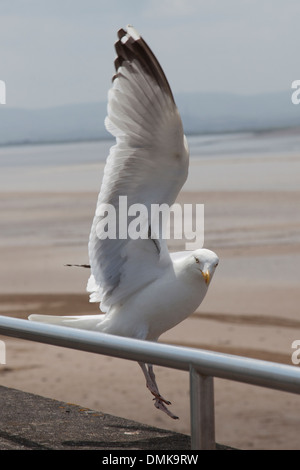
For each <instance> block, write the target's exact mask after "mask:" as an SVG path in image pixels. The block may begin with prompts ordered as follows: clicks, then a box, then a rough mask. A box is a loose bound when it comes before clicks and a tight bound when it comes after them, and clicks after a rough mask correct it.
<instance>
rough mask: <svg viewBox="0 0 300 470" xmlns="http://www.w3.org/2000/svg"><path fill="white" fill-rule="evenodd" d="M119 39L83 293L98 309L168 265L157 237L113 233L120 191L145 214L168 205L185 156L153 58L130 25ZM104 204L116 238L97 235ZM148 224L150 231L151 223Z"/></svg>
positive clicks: (177, 122) (177, 186)
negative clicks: (109, 141) (111, 213)
mask: <svg viewBox="0 0 300 470" xmlns="http://www.w3.org/2000/svg"><path fill="white" fill-rule="evenodd" d="M118 37H119V40H118V41H117V42H116V44H115V49H116V52H117V58H116V60H115V68H116V74H115V75H114V77H113V86H112V88H111V89H110V90H109V94H108V115H107V117H106V120H105V125H106V128H107V129H108V131H109V132H110V133H111V134H112V135H113V136H115V138H116V145H114V146H113V147H112V148H111V149H110V153H109V156H108V158H107V162H106V166H105V170H104V177H103V182H102V187H101V190H100V193H99V197H98V202H97V208H96V214H95V217H94V220H93V224H92V229H91V233H90V239H89V257H90V264H91V273H92V276H91V279H90V281H89V284H88V291H89V292H93V293H92V295H91V300H94V301H98V300H102V303H101V309H102V310H104V311H106V310H107V309H108V308H109V306H111V305H113V304H115V303H116V302H121V301H122V300H124V298H125V297H127V296H128V295H132V294H133V293H134V292H135V291H136V290H137V289H140V288H141V287H142V286H143V285H146V284H148V283H149V282H151V281H153V280H154V279H155V278H156V277H157V275H158V273H159V272H160V270H161V269H163V267H164V266H166V264H168V263H170V257H169V253H168V250H167V245H166V243H165V241H164V240H162V239H161V238H160V239H159V240H153V239H151V238H150V237H149V238H146V239H138V240H133V239H131V238H130V237H128V236H127V237H125V238H120V237H119V229H120V226H119V217H123V219H122V221H123V222H124V220H126V215H127V214H126V213H124V211H125V210H126V208H124V207H123V208H122V207H120V204H119V201H120V196H126V198H127V199H126V203H127V207H130V206H132V205H133V204H143V205H144V206H145V207H146V208H147V211H148V215H149V219H150V214H151V205H152V204H162V203H166V204H168V205H170V206H171V205H172V204H173V203H174V201H175V199H176V197H177V194H178V192H179V190H180V189H181V187H182V186H183V184H184V182H185V180H186V177H187V172H188V160H189V155H188V148H187V143H186V139H185V136H184V133H183V128H182V123H181V119H180V115H179V112H178V109H177V107H176V104H175V102H174V98H173V95H172V91H171V89H170V86H169V84H168V81H167V79H166V77H165V74H164V72H163V70H162V68H161V66H160V65H159V63H158V61H157V59H156V58H155V56H154V54H153V53H152V52H151V50H150V48H149V47H148V46H147V44H146V43H145V41H144V40H143V39H142V38H141V37H140V35H139V34H138V33H137V32H136V31H135V30H134V29H133V28H132V27H131V26H128V27H127V32H126V31H124V30H123V29H121V30H120V31H119V32H118ZM123 200H124V198H123ZM104 204H109V205H110V206H113V207H114V208H115V215H116V239H112V238H111V237H110V238H106V239H105V238H104V237H105V233H104V229H106V231H107V226H106V227H103V220H104V217H107V215H108V214H107V213H105V214H104V213H103V211H102V215H101V208H102V209H103V207H107V206H103V205H104ZM124 217H125V219H124ZM109 220H111V219H109ZM127 223H130V219H129V218H128V220H127ZM148 225H149V227H148V229H149V234H150V232H151V227H150V225H151V222H149V224H148ZM127 227H128V225H127V226H126V229H127ZM123 229H124V227H123ZM123 231H124V230H123ZM123 236H124V234H123Z"/></svg>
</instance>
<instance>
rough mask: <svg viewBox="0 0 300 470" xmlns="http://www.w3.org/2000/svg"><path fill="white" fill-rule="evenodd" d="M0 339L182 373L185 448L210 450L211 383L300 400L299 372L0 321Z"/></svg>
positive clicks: (240, 359) (76, 331)
mask: <svg viewBox="0 0 300 470" xmlns="http://www.w3.org/2000/svg"><path fill="white" fill-rule="evenodd" d="M0 334H2V335H5V336H12V337H15V338H22V339H26V340H30V341H36V342H39V343H46V344H51V345H55V346H62V347H66V348H71V349H77V350H81V351H87V352H91V353H97V354H103V355H106V356H114V357H118V358H122V359H128V360H131V361H139V362H145V363H150V364H153V365H159V366H163V367H169V368H173V369H179V370H185V371H188V372H189V374H190V417H191V448H192V449H194V450H195V449H197V450H201V449H215V447H216V444H215V416H214V390H213V378H214V377H218V378H223V379H228V380H234V381H237V382H243V383H247V384H252V385H258V386H262V387H266V388H271V389H275V390H281V391H286V392H292V393H297V394H300V368H297V367H296V366H288V365H283V364H277V363H274V362H268V361H262V360H258V359H250V358H245V357H240V356H234V355H229V354H221V353H217V352H212V351H205V350H199V349H194V348H186V347H181V346H170V345H167V344H161V343H154V342H149V341H140V340H136V339H131V338H124V337H120V336H112V335H108V334H103V333H97V332H92V331H86V330H79V329H75V328H69V327H64V326H57V325H49V324H45V323H37V322H30V321H28V320H21V319H17V318H10V317H5V316H0Z"/></svg>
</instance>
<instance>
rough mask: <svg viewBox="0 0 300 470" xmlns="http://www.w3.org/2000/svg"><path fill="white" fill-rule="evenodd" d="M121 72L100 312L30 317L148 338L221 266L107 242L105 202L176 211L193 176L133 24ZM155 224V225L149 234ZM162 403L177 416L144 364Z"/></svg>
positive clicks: (120, 57)
mask: <svg viewBox="0 0 300 470" xmlns="http://www.w3.org/2000/svg"><path fill="white" fill-rule="evenodd" d="M118 34H119V40H118V42H117V43H116V44H115V48H116V51H117V58H116V60H115V67H116V75H115V76H114V78H113V86H112V88H111V89H110V91H109V94H108V114H107V118H106V120H105V125H106V128H107V129H108V130H109V132H111V134H112V135H113V136H115V138H116V145H114V146H113V147H112V148H111V149H110V153H109V156H108V159H107V163H106V166H105V170H104V177H103V182H102V186H101V190H100V193H99V197H98V202H97V207H96V212H95V217H94V220H93V223H92V228H91V233H90V238H89V245H88V248H89V258H90V266H91V275H90V278H89V281H88V285H87V290H88V292H90V301H92V302H100V305H101V310H102V311H104V312H106V313H105V314H99V315H85V316H73V317H70V316H67V317H66V316H65V317H57V316H49V315H31V316H30V317H29V319H30V320H33V321H43V322H46V323H55V324H60V325H64V326H70V327H75V328H82V329H88V330H94V331H101V332H103V333H109V334H114V335H120V336H128V337H132V338H138V339H142V340H152V341H156V340H157V339H158V338H159V336H160V335H161V334H162V333H164V332H165V331H167V330H169V329H170V328H172V327H174V326H175V325H176V324H178V323H180V322H181V321H182V320H184V319H185V318H186V317H187V316H188V315H190V314H191V313H193V312H194V311H195V309H196V308H197V307H198V306H199V305H200V304H201V302H202V300H203V298H204V296H205V294H206V292H207V289H208V285H209V282H210V280H211V278H212V276H213V273H214V270H215V268H216V266H217V264H218V257H217V255H216V254H215V253H213V252H212V251H210V250H206V249H199V250H196V251H194V252H181V253H178V254H176V253H172V254H170V253H169V251H168V248H167V243H166V240H165V239H164V238H163V236H162V234H161V233H160V234H159V238H158V239H157V240H153V239H152V238H151V237H150V235H149V237H147V238H146V239H137V240H133V239H131V238H128V237H127V238H124V239H120V238H117V239H109V238H106V239H102V233H99V230H100V231H101V224H100V222H101V217H102V216H101V215H100V214H99V207H101V204H110V205H113V206H114V207H115V210H116V215H117V220H118V217H119V211H120V210H121V208H120V207H119V197H120V196H124V195H126V196H127V203H128V206H130V205H132V204H136V203H138V204H144V205H145V206H146V207H147V209H148V211H150V210H151V205H152V204H163V203H166V204H168V205H169V206H171V205H172V204H173V203H174V202H175V199H176V197H177V195H178V193H179V191H180V189H181V187H182V186H183V184H184V182H185V181H186V178H187V173H188V162H189V153H188V146H187V141H186V138H185V136H184V133H183V128H182V123H181V119H180V115H179V112H178V109H177V107H176V104H175V101H174V98H173V95H172V92H171V89H170V86H169V84H168V82H167V79H166V77H165V75H164V72H163V70H162V69H161V67H160V65H159V63H158V61H157V59H156V58H155V56H154V55H153V53H152V52H151V50H150V49H149V47H148V46H147V44H146V43H145V42H144V40H143V39H142V38H141V37H140V35H139V34H138V33H137V32H136V31H135V30H134V29H133V28H132V27H131V26H128V27H127V32H126V31H124V30H120V31H119V33H118ZM151 228H152V229H153V227H150V226H149V234H150V231H151ZM140 365H141V367H142V370H143V372H144V374H145V377H146V380H147V386H148V388H149V389H150V391H151V393H152V394H153V395H154V397H155V406H156V407H157V408H160V409H162V410H163V411H164V412H166V413H167V414H168V415H169V416H171V417H172V418H176V416H175V415H173V414H172V413H171V412H170V410H169V409H168V408H167V407H166V405H169V404H170V403H169V402H168V401H167V400H165V399H164V398H162V396H161V395H160V393H159V391H158V388H157V385H156V382H155V377H154V374H153V369H152V366H151V365H148V369H147V367H146V365H145V364H140Z"/></svg>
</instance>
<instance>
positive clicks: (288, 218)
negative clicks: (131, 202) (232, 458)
mask: <svg viewBox="0 0 300 470" xmlns="http://www.w3.org/2000/svg"><path fill="white" fill-rule="evenodd" d="M95 169H97V171H95ZM102 171H103V164H100V165H98V166H96V165H94V164H91V165H77V166H75V165H74V166H73V167H72V166H68V167H63V166H62V167H49V168H35V169H34V168H23V169H22V168H8V169H7V170H6V171H5V172H2V173H1V175H0V184H1V186H0V191H1V193H0V210H1V221H0V233H1V237H0V259H1V264H0V313H1V315H8V316H12V317H18V318H27V316H28V315H29V314H31V313H44V314H57V315H68V314H87V313H97V312H98V305H97V304H90V303H89V302H88V294H87V293H86V292H85V286H86V281H87V278H88V272H87V270H85V269H80V268H68V267H65V266H64V265H65V264H67V263H87V262H88V255H87V240H88V235H89V231H90V225H91V221H92V217H93V214H94V210H95V205H96V198H97V194H98V190H99V187H100V181H101V176H102V174H101V172H102ZM200 189H201V191H200ZM178 202H180V203H203V204H204V205H205V244H204V245H205V247H207V248H210V249H212V250H214V251H216V252H217V254H218V255H219V258H220V265H219V267H218V270H217V272H216V274H215V277H214V279H213V282H212V284H211V286H210V289H209V292H208V294H207V297H206V299H205V300H204V302H203V303H202V305H201V307H200V308H199V310H198V311H197V312H195V313H194V314H193V315H192V316H191V317H190V318H189V319H187V320H186V321H185V322H183V323H182V324H180V325H178V326H177V327H175V328H174V329H173V330H171V331H169V332H167V333H165V334H164V335H163V336H162V337H161V339H160V341H161V342H165V343H169V344H176V345H185V346H191V347H196V348H203V349H209V350H214V351H219V352H225V353H229V354H237V355H242V356H247V357H254V358H259V359H265V360H269V361H276V362H280V363H284V364H290V365H292V362H291V354H292V352H293V350H292V349H291V344H292V342H293V341H294V340H295V339H300V315H299V304H300V289H299V281H300V271H299V265H300V211H299V207H300V155H299V154H297V153H295V154H289V155H281V154H276V155H270V156H268V157H265V158H264V159H263V160H262V159H260V158H259V155H257V156H255V157H253V156H250V155H249V156H248V157H245V158H243V159H237V158H233V157H232V158H230V157H228V158H224V159H222V160H221V159H214V158H210V159H203V160H192V161H191V169H190V177H189V180H188V182H187V184H186V185H185V187H184V191H183V192H182V193H181V195H180V197H179V199H178ZM175 248H180V249H181V248H182V246H180V243H178V241H176V242H174V243H172V242H170V249H175ZM1 339H2V340H4V341H5V344H6V356H7V358H6V364H5V365H0V379H1V385H4V386H8V387H13V388H17V389H21V390H25V391H28V392H33V393H36V394H40V395H44V396H47V397H52V398H55V399H59V400H64V401H66V402H72V403H76V404H80V405H82V406H84V407H90V408H92V409H96V410H101V411H104V412H106V413H111V414H114V415H118V416H122V417H126V418H130V419H134V420H137V421H139V422H142V423H147V424H150V425H155V426H158V427H161V428H167V429H173V430H175V431H178V432H184V433H189V432H190V429H189V378H188V374H186V373H184V372H178V371H175V370H171V369H165V368H161V367H156V368H155V370H156V376H157V379H158V384H159V386H160V390H161V393H162V395H163V396H165V397H167V398H168V399H169V400H170V401H171V402H172V405H171V407H172V411H174V413H175V414H177V415H178V416H179V417H180V419H179V420H177V421H173V420H171V419H170V418H168V417H167V416H166V415H164V414H163V413H161V412H160V411H158V410H156V409H155V408H154V406H153V402H152V399H151V396H150V393H149V391H147V390H146V387H145V383H144V377H143V376H142V373H141V372H140V369H139V367H138V365H137V364H136V363H134V362H129V361H122V360H119V359H114V358H109V357H102V356H96V355H94V354H89V353H82V352H79V351H72V350H68V349H64V348H57V347H54V346H53V347H52V346H47V345H43V344H38V343H31V342H26V341H22V340H17V339H9V338H4V337H1ZM129 377H130V380H128V379H129ZM179 384H180V385H179ZM299 400H300V399H299V396H296V395H292V394H288V393H283V392H277V391H270V390H266V389H262V388H258V387H252V386H249V385H243V384H238V383H233V382H227V381H224V380H220V379H216V380H215V409H216V439H217V442H220V443H222V444H227V445H230V446H233V447H237V448H242V449H300V440H299V435H298V434H299V433H298V431H299V426H300V414H299V409H300V401H299Z"/></svg>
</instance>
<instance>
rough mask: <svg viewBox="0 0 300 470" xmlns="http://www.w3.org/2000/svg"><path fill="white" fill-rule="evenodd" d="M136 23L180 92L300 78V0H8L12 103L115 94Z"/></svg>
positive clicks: (253, 87)
mask: <svg viewBox="0 0 300 470" xmlns="http://www.w3.org/2000/svg"><path fill="white" fill-rule="evenodd" d="M127 24H132V25H133V26H134V27H135V28H136V29H137V30H138V31H139V33H140V34H141V35H142V36H143V38H144V40H145V41H146V42H147V43H148V45H149V46H150V47H151V49H152V50H153V52H154V53H155V55H156V56H157V58H158V59H159V61H160V63H161V65H162V67H163V68H164V70H165V73H166V75H167V78H168V80H169V82H170V85H171V87H172V89H173V92H174V93H175V94H176V93H181V92H204V93H208V92H213V93H218V92H227V93H231V92H234V93H239V94H257V93H265V92H277V91H284V90H290V89H291V83H292V82H293V81H294V80H297V79H300V66H299V50H300V49H299V44H300V2H299V0H1V1H0V80H3V81H5V83H6V103H7V104H6V105H7V106H8V107H19V108H46V107H53V106H60V105H65V104H72V103H85V102H99V101H105V100H106V98H107V91H108V88H109V87H110V85H111V77H112V75H113V72H114V69H113V61H114V58H115V52H114V42H115V41H116V38H117V31H118V29H119V28H121V27H125V26H126V25H127Z"/></svg>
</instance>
